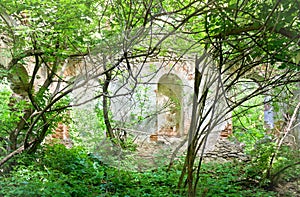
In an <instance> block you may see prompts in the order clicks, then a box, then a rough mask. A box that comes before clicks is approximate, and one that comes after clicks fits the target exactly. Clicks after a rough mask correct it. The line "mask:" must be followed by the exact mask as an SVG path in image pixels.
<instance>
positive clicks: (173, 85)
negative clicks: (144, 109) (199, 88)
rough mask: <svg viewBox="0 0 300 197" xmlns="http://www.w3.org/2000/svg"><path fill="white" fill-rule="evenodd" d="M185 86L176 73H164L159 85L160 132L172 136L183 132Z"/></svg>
mask: <svg viewBox="0 0 300 197" xmlns="http://www.w3.org/2000/svg"><path fill="white" fill-rule="evenodd" d="M182 97H183V87H182V81H181V79H180V78H179V77H178V76H177V75H175V74H165V75H163V76H162V77H161V78H160V79H159V81H158V85H157V97H156V98H157V100H156V105H157V111H158V114H157V128H158V133H160V134H164V135H170V136H180V135H182V134H183V112H182Z"/></svg>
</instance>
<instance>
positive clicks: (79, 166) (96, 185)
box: [0, 145, 274, 197]
mask: <svg viewBox="0 0 300 197" xmlns="http://www.w3.org/2000/svg"><path fill="white" fill-rule="evenodd" d="M37 155H38V157H35V156H32V155H30V156H29V155H26V154H23V155H20V156H18V158H17V160H16V165H15V167H14V169H13V170H12V171H11V172H10V173H9V174H6V175H2V177H0V196H25V197H26V196H51V197H52V196H64V197H65V196H85V197H89V196H122V197H123V196H128V197H129V196H134V197H135V196H168V197H169V196H186V195H185V190H181V191H179V190H177V182H178V179H179V176H180V173H181V167H182V163H183V161H182V160H179V161H178V163H176V164H174V166H173V167H172V168H171V170H169V171H167V168H166V167H165V166H164V167H158V168H157V169H154V170H151V171H144V172H133V171H126V170H120V169H117V168H116V167H112V166H109V165H106V164H104V163H103V162H102V161H101V160H100V159H99V158H98V157H96V156H94V155H93V154H88V153H87V152H86V151H85V150H84V149H83V148H82V147H74V148H72V149H67V148H65V147H64V146H62V145H54V146H47V147H44V149H43V150H41V151H40V152H38V153H37ZM243 173H244V171H243V165H240V164H239V163H238V162H237V163H221V164H220V163H219V164H214V163H209V164H203V166H202V171H201V177H200V180H199V187H198V188H199V189H198V194H199V195H200V196H274V193H273V192H269V191H265V190H263V189H262V188H260V187H258V186H255V185H252V186H251V185H247V184H245V183H244V182H243V178H244V177H243Z"/></svg>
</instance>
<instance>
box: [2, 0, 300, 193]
mask: <svg viewBox="0 0 300 197" xmlns="http://www.w3.org/2000/svg"><path fill="white" fill-rule="evenodd" d="M299 12H300V2H299V0H296V1H295V0H285V1H280V0H278V1H275V0H268V1H266V0H249V1H246V0H243V1H240V0H219V1H214V0H212V1H202V0H193V1H192V0H185V1H182V2H181V1H174V0H166V1H161V0H151V1H147V0H141V1H132V0H126V1H122V0H114V1H111V0H91V1H87V0H79V1H77V0H60V1H44V0H14V1H12V0H2V1H1V2H0V38H1V40H0V47H1V48H0V52H1V54H0V55H1V59H0V80H1V81H0V87H1V89H0V146H1V147H0V167H1V172H6V173H8V174H5V175H4V177H3V179H1V187H2V188H1V192H2V194H1V195H8V196H16V195H19V196H26V195H27V196H32V195H45V196H47V195H52V196H53V195H54V196H55V195H56V196H61V195H70V196H83V195H87V196H88V195H94V194H101V195H102V194H103V195H107V196H110V195H115V196H118V195H120V196H122V195H129V196H131V195H132V196H139V195H144V196H155V195H157V196H170V195H172V194H174V196H176V195H179V194H181V193H183V194H187V195H188V196H196V195H197V192H198V193H199V192H201V193H202V194H203V195H208V196H214V195H219V196H220V195H224V196H226V195H227V196H228V195H232V196H234V195H250V193H251V194H252V195H253V194H254V193H255V192H256V191H257V193H255V194H257V195H258V196H261V195H272V194H271V193H270V194H267V193H266V192H265V191H263V190H256V188H251V187H249V188H247V187H246V189H245V184H238V183H237V182H239V181H238V178H237V177H238V176H240V175H241V174H244V176H245V179H246V178H249V179H250V180H251V181H252V182H251V183H249V184H251V185H252V184H253V183H257V182H259V183H260V184H256V186H255V187H258V188H259V187H260V186H264V187H266V186H273V185H274V184H275V183H276V182H277V181H278V180H279V179H280V177H281V174H283V173H287V174H288V175H289V171H290V170H291V169H295V168H296V169H297V170H296V172H297V173H298V166H299V156H298V155H299V152H298V151H297V150H298V149H299V147H296V148H295V147H292V148H291V146H290V145H289V144H285V143H284V139H286V136H288V135H290V134H292V130H293V128H295V127H296V125H297V121H298V120H299V108H300V104H298V103H292V105H287V104H286V103H287V102H288V101H290V100H292V99H294V98H298V95H299V86H297V85H296V84H297V83H299V81H300V79H299V76H300V75H299V61H300V52H299V38H300V35H299V32H300V29H299V27H300V20H299ZM203 51H204V52H203ZM195 54H203V55H202V56H201V57H200V58H199V57H196V58H195V59H196V61H195V70H194V72H195V73H194V76H193V77H194V79H195V80H194V100H193V112H192V117H189V118H191V119H192V121H191V127H190V129H189V133H188V148H187V154H186V158H185V159H184V162H183V164H182V165H179V167H178V168H179V169H177V168H176V170H175V169H173V170H174V171H172V170H171V171H170V172H166V170H165V169H164V168H163V167H159V168H158V169H157V171H154V172H144V173H136V172H134V173H133V172H128V171H123V170H121V169H115V168H112V167H109V166H105V165H104V163H101V160H99V158H98V159H97V158H93V157H92V156H91V155H88V154H87V153H86V151H85V150H84V149H83V148H80V147H74V148H73V149H69V150H68V149H65V148H64V147H63V146H60V145H58V146H49V147H48V146H43V145H42V143H43V141H44V139H45V138H46V136H48V135H49V134H51V132H52V131H53V129H55V127H56V125H57V124H58V123H65V124H70V122H72V121H71V120H70V118H71V117H72V115H74V114H75V113H76V112H75V113H73V114H72V113H70V108H71V107H75V106H81V105H83V104H86V103H88V102H90V101H93V100H96V99H99V98H101V99H102V100H101V102H102V103H101V109H99V108H97V109H96V112H92V113H96V114H97V115H98V119H97V121H98V122H96V123H95V122H92V124H93V126H91V127H93V128H92V129H91V130H87V131H85V132H83V133H81V134H76V131H77V132H80V131H81V130H82V129H81V128H80V127H81V126H82V128H87V127H86V125H80V127H79V126H78V127H76V124H73V126H74V125H75V126H74V127H73V128H72V131H74V134H73V135H74V136H77V139H79V141H80V138H88V139H82V143H78V144H80V145H87V148H88V150H89V151H91V150H97V149H101V148H102V147H101V146H98V147H97V145H98V143H97V140H99V139H100V138H101V139H102V138H104V137H108V138H109V140H111V142H113V144H114V145H115V146H119V145H120V146H121V147H122V148H124V149H126V148H128V149H131V150H132V151H134V150H135V148H136V145H134V144H133V143H132V141H129V142H128V141H127V142H126V141H125V142H124V143H123V142H122V143H120V140H119V139H117V136H118V133H117V134H116V133H115V131H116V130H114V129H115V128H114V124H113V123H112V120H111V116H110V110H109V108H110V106H109V105H110V101H109V99H110V98H112V97H117V96H128V95H129V97H131V96H132V94H133V93H134V92H136V91H140V90H139V88H137V87H138V85H141V84H142V85H143V83H142V82H141V81H140V80H139V77H140V76H139V74H140V73H141V71H142V69H143V68H144V66H145V62H147V61H148V60H149V59H150V58H157V57H163V60H164V61H167V62H168V61H169V62H171V61H175V62H177V61H179V60H180V59H181V58H182V57H184V56H191V57H195V56H196V55H195ZM136 62H138V64H136ZM160 69H162V67H160V68H159V67H157V68H156V67H155V66H154V68H152V69H151V70H152V71H153V72H152V73H151V74H153V76H154V75H155V74H156V73H157V72H158V71H159V70H160ZM170 72H172V68H170ZM208 74H209V77H204V76H206V75H208ZM118 79H120V80H119V81H120V82H121V83H122V84H121V85H120V86H121V87H126V88H127V87H129V88H127V91H126V92H121V93H120V92H119V94H113V93H112V92H110V89H109V87H110V85H111V82H113V81H115V80H118ZM95 81H97V83H94V82H95ZM91 84H92V85H91ZM253 84H255V85H254V86H253ZM290 84H293V85H294V86H292V88H290V87H291V86H290ZM86 85H87V86H88V88H86ZM84 87H85V88H86V89H93V90H95V91H94V94H93V95H92V96H91V97H88V98H85V96H86V95H85V91H84V90H83V89H84ZM139 87H141V86H139ZM240 87H242V88H240ZM145 90H146V89H145ZM246 90H247V91H246ZM141 92H142V91H141ZM297 94H298V95H297ZM145 95H147V94H146V91H145V94H141V93H140V94H139V102H140V103H139V105H140V106H139V107H140V108H141V109H142V110H141V112H139V113H135V114H133V115H132V116H133V118H132V123H129V125H130V124H139V123H140V121H143V119H144V117H145V116H150V115H152V114H151V113H149V114H148V113H147V112H145V111H147V110H149V109H147V104H146V102H147V101H148V100H147V99H148V98H147V96H145ZM266 95H268V96H271V97H273V102H274V107H275V108H276V109H277V112H280V113H282V114H284V115H282V116H281V115H278V119H279V120H281V121H282V122H283V124H282V127H281V128H279V129H278V130H276V132H278V133H279V135H278V136H276V135H273V134H270V133H267V132H270V131H267V130H265V129H264V128H263V123H262V116H260V115H259V111H260V110H261V109H260V108H259V107H257V106H259V105H262V101H261V100H262V97H264V96H266ZM278 95H283V96H286V97H278ZM76 96H77V98H76ZM296 96H297V97H296ZM276 97H277V98H276ZM82 98H84V99H82ZM280 98H284V99H280ZM252 99H253V100H252ZM295 100H297V99H295ZM298 100H299V99H298ZM221 103H225V104H226V109H224V108H223V109H222V108H221V107H222V106H220V105H221ZM231 112H233V115H234V117H233V121H234V128H236V132H235V137H236V138H237V139H238V140H239V141H241V142H243V143H245V144H246V152H247V153H248V154H249V155H250V156H252V158H251V162H250V163H248V164H245V165H240V164H236V165H237V166H236V167H232V166H230V165H229V164H224V165H222V164H218V165H216V166H212V169H209V168H207V172H208V173H207V174H209V176H212V177H213V178H214V179H210V177H207V174H206V169H205V168H206V167H205V166H203V168H202V159H200V160H198V157H199V155H201V154H200V152H201V151H200V150H202V148H203V147H205V144H206V139H207V136H208V135H209V134H210V132H211V131H212V130H213V129H214V127H215V126H216V125H219V124H221V121H223V120H224V117H228V115H230V114H231ZM81 113H84V112H81ZM87 113H90V112H87ZM249 113H250V114H251V115H250V116H248V114H249ZM78 114H80V112H78ZM73 121H74V120H73ZM87 121H89V120H87ZM125 126H126V125H125ZM269 137H270V139H269ZM276 137H277V138H276ZM98 138H99V139H98ZM297 145H298V146H299V142H298V144H297ZM95 146H96V149H95ZM297 148H298V149H297ZM19 153H23V154H20V155H19V156H18V157H17V158H15V159H14V158H13V157H15V156H17V155H18V154H19ZM5 164H6V168H2V166H4V165H5ZM221 167H223V168H224V169H226V170H224V171H223V170H220V168H221ZM229 168H230V170H228V169H229ZM10 170H12V171H10ZM201 170H204V171H203V172H201ZM180 171H181V172H180ZM212 171H213V172H212ZM179 172H180V173H179ZM215 172H220V173H218V174H216V173H215ZM223 172H224V173H223ZM297 173H295V174H297ZM223 175H228V177H227V178H226V180H225V178H224V177H223ZM1 178H2V177H1ZM176 180H177V181H178V180H179V181H178V182H179V183H178V187H176V189H178V191H177V190H176V189H175V185H176V184H177V182H176ZM215 180H219V181H220V182H218V181H215ZM214 181H215V183H216V184H213V182H214ZM175 182H176V183H175ZM217 185H218V187H219V188H217ZM254 185H255V184H254ZM12 188H13V189H12ZM53 188H55V190H54V189H53ZM185 188H188V190H187V191H186V190H185ZM217 190H218V192H219V193H218V194H217ZM254 190H255V191H254ZM185 192H187V193H185Z"/></svg>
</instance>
